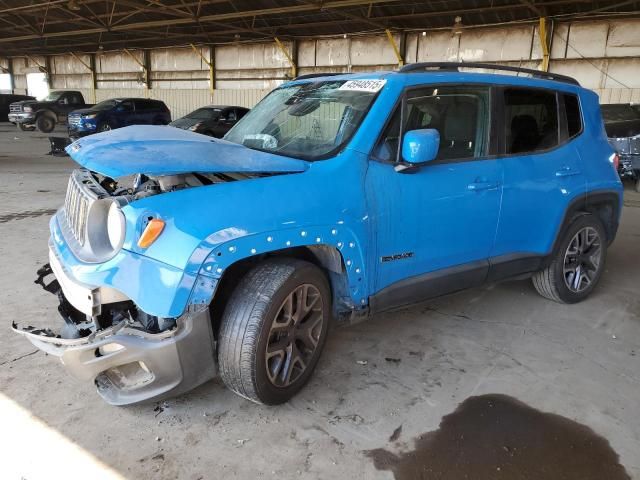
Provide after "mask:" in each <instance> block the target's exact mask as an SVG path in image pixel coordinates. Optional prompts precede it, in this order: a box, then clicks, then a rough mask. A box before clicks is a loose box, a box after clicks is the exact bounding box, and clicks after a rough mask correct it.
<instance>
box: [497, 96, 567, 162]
mask: <svg viewBox="0 0 640 480" xmlns="http://www.w3.org/2000/svg"><path fill="white" fill-rule="evenodd" d="M504 113H505V119H504V127H505V132H504V135H505V153H507V154H513V153H533V152H539V151H543V150H547V149H549V148H553V147H555V146H557V145H558V143H559V142H558V105H557V100H556V94H555V92H552V91H545V90H534V89H526V88H508V89H505V90H504Z"/></svg>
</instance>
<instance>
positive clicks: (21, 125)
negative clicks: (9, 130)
mask: <svg viewBox="0 0 640 480" xmlns="http://www.w3.org/2000/svg"><path fill="white" fill-rule="evenodd" d="M16 126H17V127H18V130H20V131H21V132H33V131H34V130H35V127H27V126H26V125H25V124H24V123H16Z"/></svg>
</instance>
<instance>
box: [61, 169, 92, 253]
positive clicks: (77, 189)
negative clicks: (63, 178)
mask: <svg viewBox="0 0 640 480" xmlns="http://www.w3.org/2000/svg"><path fill="white" fill-rule="evenodd" d="M90 200H91V199H90V197H89V196H88V195H85V193H84V189H83V188H82V186H81V184H80V182H78V179H77V178H76V175H71V178H69V185H68V187H67V196H66V198H65V200H64V214H65V217H66V219H67V224H68V225H69V228H70V230H71V233H72V234H73V236H74V237H75V239H76V240H77V241H78V243H80V245H84V241H85V237H86V228H87V214H88V212H89V202H90Z"/></svg>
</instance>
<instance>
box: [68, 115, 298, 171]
mask: <svg viewBox="0 0 640 480" xmlns="http://www.w3.org/2000/svg"><path fill="white" fill-rule="evenodd" d="M66 151H67V153H68V154H69V155H71V158H73V159H74V160H75V161H76V162H77V163H78V164H80V165H81V166H83V167H85V168H87V169H89V170H92V171H94V172H98V173H100V174H102V175H106V176H108V177H111V178H118V177H123V176H126V175H134V174H136V173H144V174H146V175H151V176H162V175H176V174H180V173H191V172H199V173H290V172H291V173H293V172H303V171H305V170H306V169H307V168H309V163H308V162H305V161H304V160H297V159H294V158H289V157H283V156H281V155H275V154H272V153H267V152H261V151H258V150H252V149H250V148H247V147H245V146H243V145H238V144H236V143H231V142H227V141H224V140H218V139H215V138H211V137H207V136H206V135H200V134H199V133H193V132H190V131H188V130H181V129H178V128H170V127H166V126H153V125H133V126H130V127H124V128H119V129H117V130H112V131H110V132H104V133H97V134H95V135H89V136H88V137H83V138H81V139H79V140H76V141H75V142H73V143H72V144H71V145H69V146H68V147H67V148H66Z"/></svg>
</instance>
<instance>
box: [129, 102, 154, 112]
mask: <svg viewBox="0 0 640 480" xmlns="http://www.w3.org/2000/svg"><path fill="white" fill-rule="evenodd" d="M134 103H135V105H136V112H148V111H149V110H153V106H152V105H151V102H148V101H147V100H135V101H134Z"/></svg>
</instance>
